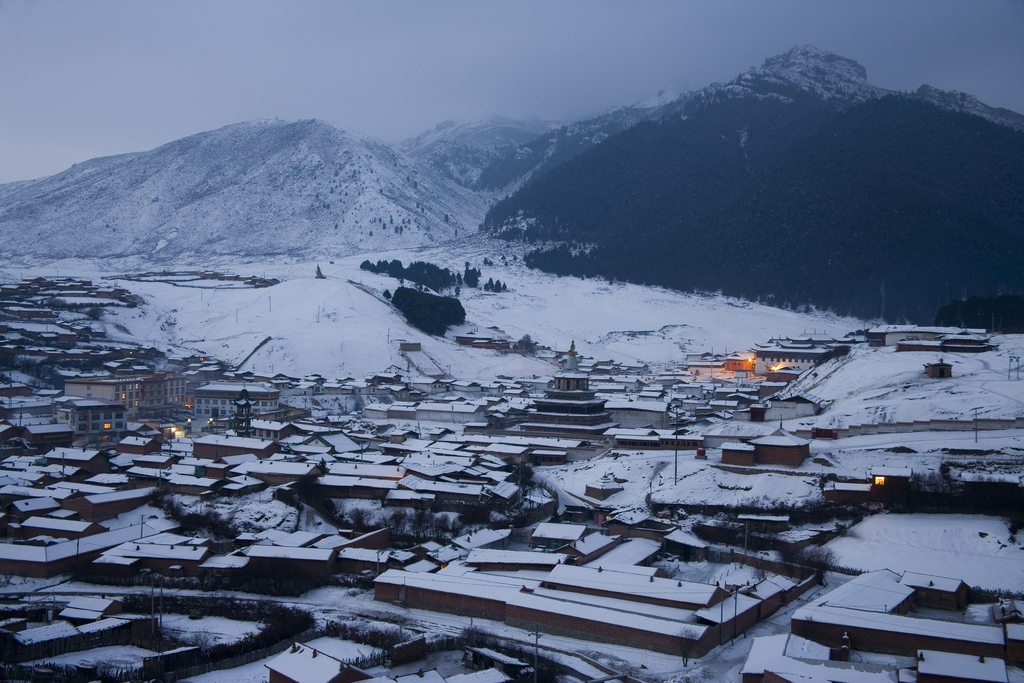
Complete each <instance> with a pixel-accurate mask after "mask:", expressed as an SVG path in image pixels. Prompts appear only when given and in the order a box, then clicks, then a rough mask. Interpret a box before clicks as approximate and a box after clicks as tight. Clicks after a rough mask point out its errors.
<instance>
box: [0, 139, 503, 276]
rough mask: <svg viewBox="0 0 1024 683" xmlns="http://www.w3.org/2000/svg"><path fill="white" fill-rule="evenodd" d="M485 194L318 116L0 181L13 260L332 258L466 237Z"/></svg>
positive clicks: (0, 217) (0, 230)
mask: <svg viewBox="0 0 1024 683" xmlns="http://www.w3.org/2000/svg"><path fill="white" fill-rule="evenodd" d="M484 210H485V200H484V199H483V198H481V197H479V196H478V195H475V194H473V193H471V192H469V191H468V190H466V189H464V188H462V187H460V186H458V185H456V184H455V183H453V182H452V181H450V180H448V179H447V178H444V177H442V176H440V175H439V174H437V173H435V172H434V171H432V170H431V169H430V168H429V167H427V166H424V165H421V164H417V163H415V162H412V161H410V160H409V159H408V158H407V157H405V156H404V155H403V154H402V153H400V152H398V151H396V150H395V149H393V148H392V147H391V146H389V145H387V144H386V143H384V142H382V141H380V140H377V139H374V138H370V137H367V136H364V135H362V134H359V133H355V132H352V131H349V130H346V129H343V128H340V127H338V126H335V125H332V124H329V123H325V122H322V121H299V122H294V123H291V122H284V121H276V120H275V121H252V122H248V123H240V124H236V125H232V126H227V127H225V128H221V129H219V130H215V131H211V132H207V133H200V134H198V135H193V136H191V137H187V138H183V139H181V140H177V141H175V142H171V143H168V144H166V145H163V146H162V147H158V148H157V149H154V150H152V151H149V152H140V153H136V154H125V155H120V156H114V157H106V158H102V159H93V160H90V161H86V162H83V163H81V164H76V165H75V166H73V167H71V168H70V169H68V170H67V171H65V172H63V173H60V174H57V175H55V176H52V177H49V178H42V179H40V180H35V181H31V182H19V183H11V184H8V185H3V186H0V244H2V246H0V256H2V257H3V258H4V259H5V260H7V261H8V262H9V263H10V262H24V261H33V260H35V261H37V262H38V261H39V260H42V259H54V258H67V257H78V258H109V257H124V256H130V255H138V256H141V257H144V258H146V259H149V260H155V261H165V262H166V261H169V260H174V259H183V258H184V259H208V258H211V257H215V256H217V255H237V256H242V255H244V256H245V257H248V258H253V257H257V256H279V255H292V256H296V255H300V256H302V257H304V258H330V257H334V256H344V255H348V254H354V253H360V252H364V251H375V250H379V249H389V248H396V247H416V246H422V245H430V244H440V243H442V242H446V241H448V240H450V239H452V238H455V237H458V236H462V235H466V234H467V233H469V232H470V231H475V230H476V228H477V226H478V224H479V222H480V220H481V218H482V217H483V212H484Z"/></svg>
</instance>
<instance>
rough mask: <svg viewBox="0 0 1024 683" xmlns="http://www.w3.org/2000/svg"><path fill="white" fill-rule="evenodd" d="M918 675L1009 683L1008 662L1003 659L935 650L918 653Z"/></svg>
mask: <svg viewBox="0 0 1024 683" xmlns="http://www.w3.org/2000/svg"><path fill="white" fill-rule="evenodd" d="M917 673H918V674H926V675H929V676H942V677H948V678H951V679H960V680H969V681H991V682H992V683H1006V682H1007V676H1006V662H1005V661H1003V660H1002V659H995V658H993V657H975V656H974V655H958V654H953V653H951V652H936V651H934V650H921V651H920V652H919V653H918V657H917Z"/></svg>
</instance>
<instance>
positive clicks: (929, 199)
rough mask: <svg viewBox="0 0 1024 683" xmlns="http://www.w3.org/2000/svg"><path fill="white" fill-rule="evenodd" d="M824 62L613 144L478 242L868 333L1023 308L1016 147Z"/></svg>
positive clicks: (1022, 199) (488, 225)
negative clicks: (859, 326)
mask: <svg viewBox="0 0 1024 683" xmlns="http://www.w3.org/2000/svg"><path fill="white" fill-rule="evenodd" d="M824 54H825V57H822V53H820V51H819V53H818V54H812V55H810V57H811V58H810V59H808V58H807V57H808V55H804V56H802V57H800V59H798V60H797V61H799V62H800V63H799V64H797V65H796V67H795V68H794V66H793V60H789V62H790V64H789V65H788V66H784V68H779V64H778V60H780V59H782V58H774V59H775V60H777V61H776V64H774V65H773V64H772V61H773V60H769V61H768V62H766V65H765V67H764V68H762V69H760V70H752V71H751V72H748V73H747V74H744V75H743V76H741V77H740V78H739V79H737V81H734V82H732V83H730V84H725V85H716V86H712V87H709V88H707V89H705V90H704V91H701V92H700V93H697V94H695V95H693V96H692V97H690V98H689V99H688V101H687V102H686V103H685V106H684V107H683V110H682V112H681V114H674V115H670V116H667V117H664V118H662V119H661V120H660V121H657V122H645V123H640V124H638V125H636V126H634V127H632V128H630V129H629V130H626V131H625V132H623V133H621V134H620V135H616V136H613V137H610V138H608V139H607V140H605V141H604V142H603V143H602V144H600V145H598V146H597V147H595V148H593V149H592V150H590V151H588V152H586V153H584V154H582V155H580V156H578V157H577V158H575V159H573V160H571V161H569V162H567V163H565V164H563V165H561V166H559V167H557V168H554V169H552V170H551V171H549V172H548V173H546V174H545V175H543V176H542V177H539V178H537V179H536V180H534V181H531V182H530V183H528V184H527V185H526V186H525V187H523V188H522V189H521V190H520V191H519V192H517V193H516V194H515V195H513V196H512V197H510V198H508V199H506V200H503V201H501V202H499V203H497V204H496V205H495V206H494V207H492V209H491V210H490V212H489V213H488V215H487V218H486V219H485V225H484V229H485V230H488V231H490V232H492V233H494V234H497V235H500V236H503V237H505V238H508V239H522V240H528V241H531V242H538V241H541V242H551V241H553V242H558V243H560V246H556V247H554V248H552V247H551V245H550V244H549V245H547V247H546V248H544V249H540V250H538V251H536V252H534V253H533V254H531V255H530V256H529V258H528V261H527V262H528V263H529V264H531V265H534V266H537V267H540V268H543V269H545V270H549V271H552V272H557V273H563V274H574V275H586V276H602V277H607V278H616V279H622V280H629V281H633V282H641V283H647V284H658V285H664V286H668V287H673V288H677V289H683V290H691V289H697V290H711V291H715V290H722V291H723V292H725V293H727V294H732V295H737V296H743V297H746V298H748V299H752V300H761V301H766V302H769V303H775V304H777V305H791V306H801V305H813V306H818V307H829V308H832V309H834V310H836V311H837V312H839V313H843V314H852V315H858V316H862V317H869V318H870V317H882V318H886V319H889V320H898V319H908V320H912V321H916V322H931V320H932V317H933V316H934V313H935V311H936V309H937V308H938V307H939V306H941V305H943V304H945V303H946V302H948V301H950V300H952V299H956V298H961V297H963V296H964V294H965V292H966V294H982V295H985V294H989V295H991V294H997V293H1003V292H1018V291H1024V268H1022V267H1021V265H1020V264H1021V263H1024V261H1022V256H1024V239H1022V237H1024V133H1021V132H1020V131H1018V130H1015V129H1014V128H1012V127H1008V126H1005V125H999V124H997V123H993V122H992V121H990V120H986V119H985V118H982V117H980V116H977V115H974V114H968V113H962V112H958V111H955V110H954V109H953V108H951V107H940V106H938V105H937V104H935V103H933V100H934V97H930V96H929V97H925V96H922V95H921V94H918V93H914V94H906V95H900V94H890V95H884V94H883V96H882V97H879V96H878V95H879V92H878V89H875V88H873V87H872V86H870V85H868V84H867V83H866V81H865V80H864V75H863V68H862V67H860V65H857V64H856V62H852V61H851V60H846V59H844V58H841V57H836V56H834V55H833V56H832V57H831V58H829V57H827V53H824ZM785 57H786V56H785V55H784V56H783V58H785ZM782 61H786V60H784V59H783V60H782ZM957 100H958V101H959V98H957ZM940 104H941V103H940ZM967 104H969V103H967ZM964 108H966V107H964ZM1011 113H1012V112H1011ZM989 118H992V117H989Z"/></svg>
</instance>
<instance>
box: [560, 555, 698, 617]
mask: <svg viewBox="0 0 1024 683" xmlns="http://www.w3.org/2000/svg"><path fill="white" fill-rule="evenodd" d="M620 547H621V546H620ZM547 581H548V582H550V583H554V584H556V585H564V586H573V587H577V588H584V589H593V590H600V591H605V592H609V593H618V594H621V595H631V596H638V597H645V598H656V599H658V600H660V601H662V602H679V603H686V604H697V605H706V604H708V602H709V601H710V600H711V599H712V598H713V597H714V595H715V591H716V590H717V587H716V586H713V585H708V584H706V583H694V582H691V581H675V580H672V579H660V578H656V577H653V576H649V577H645V576H638V575H631V574H624V573H621V572H611V571H609V572H605V571H603V569H598V568H597V567H593V568H592V567H589V566H587V567H575V566H572V565H565V564H561V565H558V566H556V567H555V568H554V569H552V570H551V573H550V574H548V579H547Z"/></svg>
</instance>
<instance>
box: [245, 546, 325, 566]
mask: <svg viewBox="0 0 1024 683" xmlns="http://www.w3.org/2000/svg"><path fill="white" fill-rule="evenodd" d="M242 552H243V553H245V554H246V555H247V556H249V557H263V558H279V559H286V560H303V561H306V562H327V561H328V560H330V559H331V557H332V556H333V554H334V550H332V549H330V548H287V547H284V546H278V545H251V546H249V547H248V548H246V549H245V550H243V551H242Z"/></svg>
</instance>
